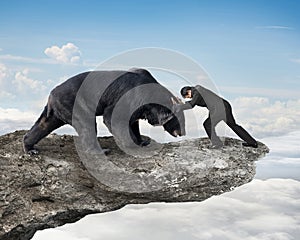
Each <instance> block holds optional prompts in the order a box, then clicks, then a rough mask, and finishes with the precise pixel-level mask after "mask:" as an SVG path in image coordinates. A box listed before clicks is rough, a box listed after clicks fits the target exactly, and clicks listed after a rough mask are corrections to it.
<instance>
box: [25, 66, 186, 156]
mask: <svg viewBox="0 0 300 240" xmlns="http://www.w3.org/2000/svg"><path fill="white" fill-rule="evenodd" d="M148 86H149V87H148ZM141 87H143V90H141ZM129 93H130V95H129V97H127V98H126V97H125V98H124V96H126V94H129ZM121 98H122V99H121ZM147 98H148V99H157V98H159V100H158V102H156V101H154V102H151V101H148V102H147ZM95 99H97V100H96V102H95ZM174 99H176V98H175V97H174V96H173V95H172V93H171V92H169V91H168V90H167V89H166V88H164V87H163V86H162V85H160V84H159V83H158V82H157V81H156V80H155V79H154V77H153V76H152V75H151V74H150V73H149V72H148V71H147V70H144V69H134V70H129V71H91V72H85V73H81V74H78V75H76V76H74V77H71V78H70V79H68V80H67V81H65V82H64V83H62V84H61V85H59V86H57V87H56V88H54V89H53V90H52V91H51V93H50V96H49V98H48V103H47V106H46V107H45V108H44V111H43V112H42V114H41V116H40V117H39V119H38V120H37V121H36V122H35V124H34V125H33V127H32V128H31V129H30V130H29V131H28V132H27V133H26V135H25V136H24V139H23V147H24V151H25V152H26V153H31V154H34V153H37V151H36V150H35V149H34V145H35V144H36V143H38V142H39V141H40V140H41V139H42V138H44V137H46V136H47V135H48V134H49V133H51V132H52V131H53V130H55V129H57V128H59V127H61V126H63V125H65V124H70V125H72V126H73V127H74V128H75V130H76V131H77V133H78V134H79V136H82V137H83V138H85V139H86V141H87V142H88V140H89V138H91V137H92V138H95V137H96V136H97V134H96V131H95V129H96V116H103V122H104V123H105V125H106V126H107V127H108V129H109V131H110V132H111V133H112V134H113V135H114V136H115V135H119V136H118V137H120V138H121V140H124V141H126V139H124V137H123V136H122V129H118V126H119V125H118V122H122V121H127V120H128V121H127V123H126V124H127V126H128V127H129V132H130V136H131V138H132V141H133V142H134V143H135V144H137V145H140V146H145V145H147V144H149V141H145V140H143V139H142V137H141V135H140V131H139V121H138V120H139V119H146V120H148V122H149V123H150V124H152V125H162V126H163V127H164V129H165V130H166V131H168V133H170V134H171V135H173V136H175V137H176V136H181V135H184V134H185V129H184V125H185V123H184V114H183V111H180V112H176V116H175V114H174V113H173V111H172V107H173V106H174ZM120 103H121V104H122V108H120V109H121V110H122V111H124V114H123V115H126V114H128V112H132V114H131V116H130V118H129V119H127V120H126V118H125V117H124V119H123V118H122V113H121V114H120V116H118V115H117V117H116V119H117V123H116V124H115V125H114V126H116V129H112V117H113V111H114V110H115V108H116V105H117V104H120ZM136 106H138V108H136ZM75 110H76V111H77V112H76V113H75V112H74V111H75ZM122 111H121V112H122ZM114 121H115V120H114ZM76 122H77V124H76ZM120 126H121V125H120ZM123 126H124V125H123ZM115 137H116V136H115ZM122 137H123V139H122ZM91 148H93V146H91Z"/></svg>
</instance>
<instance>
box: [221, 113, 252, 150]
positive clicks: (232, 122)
mask: <svg viewBox="0 0 300 240" xmlns="http://www.w3.org/2000/svg"><path fill="white" fill-rule="evenodd" d="M226 111H227V112H226V118H227V119H226V124H227V125H228V126H229V127H230V128H231V129H232V130H233V131H234V132H235V133H236V134H237V135H238V136H239V137H240V138H241V139H242V140H244V141H245V143H243V145H244V146H247V147H248V146H249V147H255V148H256V147H257V142H256V140H255V139H254V138H253V137H251V135H250V134H249V133H248V132H247V131H246V130H245V129H244V128H243V127H241V126H240V125H238V124H236V122H235V119H234V117H233V114H232V109H231V107H228V108H227V109H226Z"/></svg>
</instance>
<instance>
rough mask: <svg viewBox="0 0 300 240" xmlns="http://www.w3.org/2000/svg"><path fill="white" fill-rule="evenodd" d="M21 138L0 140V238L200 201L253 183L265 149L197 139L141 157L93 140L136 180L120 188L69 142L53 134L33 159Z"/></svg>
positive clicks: (11, 239)
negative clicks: (144, 207) (148, 206)
mask: <svg viewBox="0 0 300 240" xmlns="http://www.w3.org/2000/svg"><path fill="white" fill-rule="evenodd" d="M24 133H25V132H24V131H16V132H14V133H10V134H6V135H4V136H1V137H0V240H19V239H20V240H27V239H31V238H32V237H33V235H34V233H35V232H36V231H37V230H41V229H46V228H52V227H57V226H60V225H63V224H65V223H71V222H75V221H77V220H79V219H80V218H82V217H84V216H86V215H88V214H92V213H103V212H107V211H113V210H116V209H119V208H122V207H123V206H125V205H126V204H133V203H136V204H138V203H149V202H161V201H162V202H185V201H203V200H205V199H207V198H209V197H211V196H213V195H218V194H222V193H223V192H226V191H230V190H232V189H233V188H235V187H238V186H240V185H242V184H245V183H248V182H249V181H251V180H252V179H253V177H254V175H255V161H256V160H258V159H259V158H261V157H263V156H264V155H265V154H266V153H267V152H268V148H267V147H266V146H265V145H264V144H262V143H259V146H258V148H256V149H254V148H246V147H242V145H241V141H239V140H237V139H230V138H227V139H225V146H224V147H223V148H221V149H211V148H210V144H209V140H208V139H207V138H201V139H191V140H184V141H181V142H174V143H166V144H163V145H161V147H160V149H159V151H157V152H156V153H155V154H153V155H152V156H149V157H147V158H139V157H133V156H130V155H128V154H125V153H124V152H122V151H121V150H120V149H119V148H118V147H117V145H116V144H115V142H114V140H113V138H112V137H105V138H99V141H100V143H101V145H102V146H103V147H108V148H110V149H111V153H110V154H109V155H107V157H106V158H105V160H106V161H108V162H110V163H113V164H114V166H117V167H118V168H120V169H122V171H124V172H126V174H127V176H136V177H133V178H131V179H130V181H132V182H130V183H129V184H127V185H126V184H125V182H126V179H127V178H122V177H121V175H120V176H118V175H117V174H110V173H107V172H106V173H105V174H100V175H101V176H106V179H107V176H109V178H112V180H109V181H107V182H105V181H99V179H96V178H95V175H94V174H93V172H91V170H90V171H87V169H88V168H89V166H85V165H84V164H83V163H82V161H81V160H82V159H81V158H79V157H78V153H77V151H76V148H75V145H74V140H73V138H74V137H72V136H67V135H63V136H59V135H55V134H52V135H50V136H49V137H47V138H45V139H43V140H42V141H41V142H40V143H39V144H38V148H39V150H40V154H39V155H34V156H29V155H27V154H24V153H23V151H22V137H23V135H24ZM99 161H101V159H100V160H99ZM109 166H110V165H109ZM118 179H119V182H118ZM135 179H136V180H137V181H136V182H135ZM149 179H152V180H151V181H149ZM100 180H101V179H100ZM110 183H112V185H110ZM118 184H119V185H118ZM157 184H158V185H157ZM124 186H130V187H131V188H126V187H124ZM126 189H130V191H127V190H126ZM134 189H139V191H136V192H135V191H132V190H134Z"/></svg>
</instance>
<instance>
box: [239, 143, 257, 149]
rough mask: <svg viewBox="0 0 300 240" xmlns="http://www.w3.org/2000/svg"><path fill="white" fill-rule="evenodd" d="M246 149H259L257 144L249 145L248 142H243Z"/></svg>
mask: <svg viewBox="0 0 300 240" xmlns="http://www.w3.org/2000/svg"><path fill="white" fill-rule="evenodd" d="M242 144H243V146H244V147H253V148H257V147H258V146H257V143H247V142H243V143H242Z"/></svg>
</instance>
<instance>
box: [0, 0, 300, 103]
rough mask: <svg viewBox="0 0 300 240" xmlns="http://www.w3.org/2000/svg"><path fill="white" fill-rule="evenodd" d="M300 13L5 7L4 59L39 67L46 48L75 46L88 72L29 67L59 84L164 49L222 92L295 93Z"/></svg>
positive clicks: (258, 8)
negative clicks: (96, 66) (95, 66)
mask: <svg viewBox="0 0 300 240" xmlns="http://www.w3.org/2000/svg"><path fill="white" fill-rule="evenodd" d="M299 10H300V3H297V1H143V2H140V1H76V2H74V1H43V2H42V3H40V2H38V1H25V2H24V1H5V2H2V3H1V10H0V13H1V14H0V29H1V33H0V47H1V49H2V51H1V52H0V54H1V55H13V56H21V57H24V58H33V59H41V58H46V57H47V56H46V55H45V53H44V50H45V49H46V48H48V47H51V46H54V45H56V46H59V47H61V46H63V45H65V44H66V43H68V42H71V43H73V44H74V45H76V46H77V47H78V48H79V50H80V52H81V53H82V55H81V59H82V61H83V62H85V63H86V64H85V65H83V66H76V67H74V66H73V67H71V66H64V65H63V64H62V65H58V66H57V65H56V66H49V64H45V63H44V64H40V63H38V62H36V63H35V64H32V63H31V67H32V66H34V67H36V68H39V69H41V70H42V73H41V72H40V73H37V72H35V73H34V72H33V73H31V76H32V77H35V78H36V79H38V80H40V81H45V79H46V78H48V79H52V80H53V81H54V82H57V81H58V79H59V78H61V77H62V76H64V75H68V76H69V75H74V74H76V73H77V72H80V71H84V70H86V69H88V68H89V64H88V63H91V62H92V63H99V62H101V61H103V60H105V59H106V58H108V57H111V56H113V55H115V54H117V53H119V52H121V51H125V50H128V49H132V48H139V47H163V48H168V49H174V50H177V51H179V52H182V53H183V54H186V55H188V56H190V57H192V58H193V59H195V60H196V61H197V62H199V63H200V64H202V66H203V67H204V68H205V69H206V70H207V71H208V72H209V74H210V75H211V76H212V78H213V80H214V81H215V82H216V84H217V85H218V86H220V87H222V86H224V87H244V88H272V89H288V90H293V91H295V90H300V86H299V80H300V67H299V66H300V63H299V61H300V60H299V59H300V41H299V39H300V35H299V33H300V28H299V21H297V20H298V18H299ZM0 61H5V60H4V59H2V60H0ZM6 62H9V61H8V60H6ZM8 64H14V66H16V64H18V65H23V66H24V67H26V66H27V67H28V64H25V63H24V61H23V62H22V61H16V60H14V61H13V63H12V61H10V62H9V63H8ZM60 74H61V75H60ZM226 91H228V89H227V90H226ZM226 91H224V94H225V95H226V96H228V98H230V97H234V96H237V95H238V94H236V93H233V92H232V91H228V92H226ZM278 95H280V94H278ZM291 95H293V94H291ZM294 95H295V94H294ZM278 97H279V96H278Z"/></svg>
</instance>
